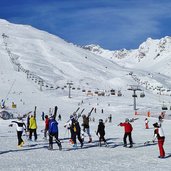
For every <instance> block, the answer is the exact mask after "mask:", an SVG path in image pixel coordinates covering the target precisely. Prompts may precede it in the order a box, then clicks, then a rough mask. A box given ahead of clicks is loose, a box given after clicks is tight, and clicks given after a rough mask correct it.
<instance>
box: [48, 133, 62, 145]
mask: <svg viewBox="0 0 171 171" xmlns="http://www.w3.org/2000/svg"><path fill="white" fill-rule="evenodd" d="M53 137H55V141H56V143H57V145H58V146H59V147H60V146H61V142H60V140H59V139H58V132H56V133H49V147H52V148H53Z"/></svg>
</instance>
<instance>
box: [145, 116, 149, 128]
mask: <svg viewBox="0 0 171 171" xmlns="http://www.w3.org/2000/svg"><path fill="white" fill-rule="evenodd" d="M148 123H149V120H148V118H145V129H149V126H148Z"/></svg>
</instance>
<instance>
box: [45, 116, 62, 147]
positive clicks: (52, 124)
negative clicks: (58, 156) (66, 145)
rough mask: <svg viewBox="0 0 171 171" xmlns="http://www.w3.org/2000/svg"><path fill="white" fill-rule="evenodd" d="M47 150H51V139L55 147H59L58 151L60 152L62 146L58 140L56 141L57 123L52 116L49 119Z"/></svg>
mask: <svg viewBox="0 0 171 171" xmlns="http://www.w3.org/2000/svg"><path fill="white" fill-rule="evenodd" d="M48 131H49V148H48V149H49V150H52V149H53V137H54V138H55V141H56V143H57V145H58V146H59V150H62V145H61V142H60V140H59V139H58V122H57V121H56V119H55V117H54V116H50V118H49V130H48Z"/></svg>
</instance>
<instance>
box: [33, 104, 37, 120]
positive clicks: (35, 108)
mask: <svg viewBox="0 0 171 171" xmlns="http://www.w3.org/2000/svg"><path fill="white" fill-rule="evenodd" d="M36 110H37V106H35V107H34V117H35V118H36Z"/></svg>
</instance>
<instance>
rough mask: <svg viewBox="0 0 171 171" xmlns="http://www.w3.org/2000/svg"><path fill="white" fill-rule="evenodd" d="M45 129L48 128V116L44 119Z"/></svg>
mask: <svg viewBox="0 0 171 171" xmlns="http://www.w3.org/2000/svg"><path fill="white" fill-rule="evenodd" d="M45 129H46V130H48V129H49V118H46V119H45Z"/></svg>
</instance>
